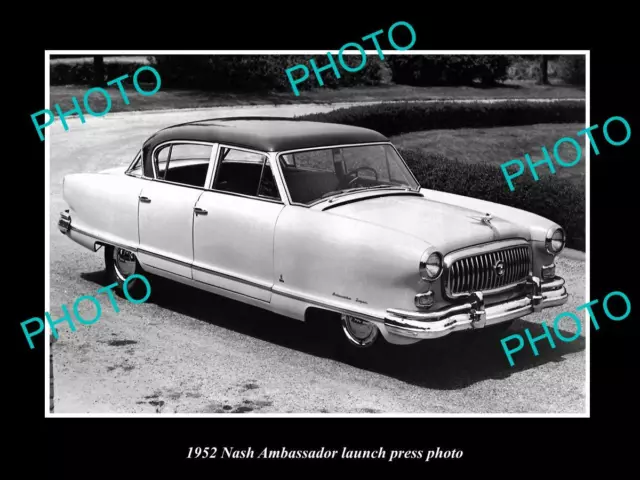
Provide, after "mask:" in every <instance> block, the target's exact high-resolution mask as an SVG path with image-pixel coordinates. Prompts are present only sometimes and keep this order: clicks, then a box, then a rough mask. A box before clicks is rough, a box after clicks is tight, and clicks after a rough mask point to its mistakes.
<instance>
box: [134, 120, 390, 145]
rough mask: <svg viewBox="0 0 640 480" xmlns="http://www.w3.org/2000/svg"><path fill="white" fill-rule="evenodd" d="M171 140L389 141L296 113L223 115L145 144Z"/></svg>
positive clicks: (253, 142) (183, 125)
mask: <svg viewBox="0 0 640 480" xmlns="http://www.w3.org/2000/svg"><path fill="white" fill-rule="evenodd" d="M170 140H191V141H204V142H219V143H226V144H231V145H236V146H239V147H244V148H248V149H253V150H260V151H265V152H281V151H285V150H297V149H303V148H314V147H322V146H331V145H347V144H359V143H373V142H388V141H389V139H388V138H387V137H385V136H384V135H382V134H381V133H379V132H376V131H374V130H370V129H368V128H362V127H355V126H351V125H343V124H338V123H326V122H312V121H306V120H296V119H295V118H293V117H223V118H211V119H205V120H196V121H193V122H188V123H181V124H179V125H173V126H171V127H168V128H165V129H162V130H160V131H158V132H156V133H155V134H154V135H152V136H151V137H149V138H148V139H147V141H146V142H145V146H146V147H151V148H153V147H155V146H156V145H158V144H160V143H163V142H167V141H170Z"/></svg>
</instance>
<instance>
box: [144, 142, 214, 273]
mask: <svg viewBox="0 0 640 480" xmlns="http://www.w3.org/2000/svg"><path fill="white" fill-rule="evenodd" d="M212 151H213V145H211V144H200V143H195V142H173V143H167V144H164V145H161V146H160V147H158V148H157V149H156V151H155V152H154V153H153V156H152V158H153V160H154V165H153V174H154V177H155V178H154V179H153V180H149V181H147V182H144V186H143V188H142V192H141V193H140V197H139V203H138V232H139V236H140V246H139V248H138V258H139V260H140V262H141V263H142V264H143V265H145V264H146V265H148V266H151V267H154V268H157V269H160V270H164V271H167V272H170V273H173V274H176V275H180V276H182V277H186V278H192V276H191V264H192V263H193V220H194V207H195V205H196V202H197V201H198V199H199V198H200V196H201V195H202V193H203V192H204V186H205V184H206V179H207V174H208V170H209V165H210V161H211V155H212Z"/></svg>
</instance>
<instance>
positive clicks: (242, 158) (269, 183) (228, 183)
mask: <svg viewBox="0 0 640 480" xmlns="http://www.w3.org/2000/svg"><path fill="white" fill-rule="evenodd" d="M213 189H214V190H219V191H222V192H230V193H238V194H240V195H248V196H251V197H258V198H269V199H275V200H280V194H279V193H278V186H277V185H276V182H275V179H274V178H273V174H272V172H271V167H270V166H269V161H268V158H267V156H266V155H263V154H260V153H255V152H247V151H244V150H237V149H234V148H229V147H222V148H220V158H219V164H218V172H217V174H216V177H215V181H214V184H213Z"/></svg>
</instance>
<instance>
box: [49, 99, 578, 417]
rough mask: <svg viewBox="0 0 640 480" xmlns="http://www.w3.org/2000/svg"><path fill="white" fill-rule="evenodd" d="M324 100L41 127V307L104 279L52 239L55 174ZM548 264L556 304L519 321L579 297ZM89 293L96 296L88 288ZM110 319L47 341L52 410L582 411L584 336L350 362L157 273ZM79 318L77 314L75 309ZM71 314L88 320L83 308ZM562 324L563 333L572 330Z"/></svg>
mask: <svg viewBox="0 0 640 480" xmlns="http://www.w3.org/2000/svg"><path fill="white" fill-rule="evenodd" d="M331 108H335V106H333V107H332V106H328V105H320V106H316V105H299V106H298V105H284V106H279V107H248V108H244V107H240V108H238V107H235V108H226V107H225V108H213V109H208V110H196V111H180V112H176V111H173V112H166V111H164V112H145V113H135V114H108V115H106V116H105V117H103V118H94V117H87V121H86V123H85V124H81V123H80V121H79V120H78V119H70V120H68V123H69V125H70V130H69V131H64V130H63V128H62V127H61V125H60V123H59V121H56V123H55V124H54V125H53V126H52V127H51V130H50V132H51V133H50V134H51V167H50V173H51V177H50V182H51V183H50V186H51V188H50V193H51V202H50V212H51V217H50V219H49V224H50V228H51V231H50V259H51V263H50V273H51V277H50V285H51V300H50V305H51V310H50V311H51V314H52V316H53V318H58V317H60V316H61V315H62V311H61V308H60V305H62V304H66V305H68V306H69V307H71V305H72V304H73V302H74V300H75V299H76V298H77V297H79V296H81V295H87V294H94V293H95V292H96V290H97V289H99V288H100V287H102V286H104V285H106V280H105V279H104V277H103V259H102V250H100V251H99V252H97V253H91V252H90V251H88V250H86V249H84V248H82V247H80V246H79V245H77V244H75V243H73V242H71V241H69V240H68V239H67V238H65V237H63V236H62V235H61V234H60V233H59V232H58V230H57V228H56V221H57V218H58V213H59V212H60V211H61V210H63V209H64V208H66V206H65V204H64V203H63V201H62V198H61V195H60V193H61V191H60V186H61V180H62V177H63V175H65V174H67V173H71V172H81V171H82V172H92V171H97V170H101V169H103V168H108V167H112V166H117V165H124V164H128V163H129V162H130V161H131V159H132V157H133V155H134V154H135V152H136V151H137V149H138V148H139V146H140V144H141V142H142V141H143V140H144V139H145V138H146V137H147V136H148V135H149V134H151V133H152V132H154V131H155V130H157V129H159V128H163V127H165V126H168V125H170V124H174V123H179V122H184V121H189V120H192V119H199V118H211V117H218V116H224V115H281V116H290V115H293V114H304V113H310V112H315V111H327V110H330V109H331ZM557 264H558V271H559V273H560V274H561V275H563V276H564V277H565V278H566V280H567V286H568V289H569V292H570V294H571V297H570V299H569V302H568V303H567V304H566V305H564V306H562V307H559V308H555V309H552V310H547V311H545V313H544V315H540V314H536V315H530V316H528V317H525V318H524V319H521V320H519V321H518V322H517V323H516V324H515V325H514V326H513V327H512V331H513V332H514V333H515V332H518V331H522V330H523V329H524V328H529V329H530V330H531V332H532V334H533V335H534V336H536V335H540V334H541V333H542V328H541V327H540V323H541V322H542V321H544V320H549V321H550V320H552V319H553V318H554V317H555V316H556V315H557V314H558V313H560V312H562V311H569V310H573V309H574V308H575V307H576V306H577V305H580V304H582V303H584V302H585V296H584V294H585V264H584V262H583V261H581V260H572V259H569V258H561V259H559V261H558V262H557ZM101 297H103V296H102V295H101ZM118 305H119V308H120V312H119V313H115V312H114V311H113V310H111V308H110V307H108V306H107V301H106V299H105V301H104V303H103V306H104V308H103V315H102V317H101V319H100V320H99V321H98V322H97V323H96V324H94V325H92V326H83V325H79V326H78V330H77V331H76V332H71V331H69V330H68V329H67V327H66V326H65V327H61V330H60V339H59V340H58V341H57V342H55V343H54V344H53V365H54V383H55V385H54V394H55V398H54V401H55V412H56V413H147V412H150V413H153V412H157V413H458V414H464V413H582V412H584V410H585V388H586V387H585V362H586V358H585V348H586V343H585V337H584V331H585V328H584V325H583V328H582V332H583V333H582V335H581V336H580V337H579V338H578V339H577V340H575V341H573V342H571V343H562V342H559V341H556V345H557V346H556V348H555V349H552V348H551V347H550V346H549V345H548V344H543V342H539V343H538V346H539V349H540V355H539V356H534V355H533V352H532V351H531V350H530V349H528V348H527V349H525V350H522V351H521V352H519V353H517V354H516V355H515V357H514V359H515V362H516V364H515V366H514V367H510V366H509V364H508V362H507V359H506V357H505V355H504V353H503V351H502V348H501V346H500V343H499V340H498V339H497V337H496V339H495V340H492V341H471V340H469V342H467V341H464V340H463V339H462V338H461V337H458V339H457V340H455V339H450V340H442V341H438V342H437V343H436V342H434V341H431V342H422V343H420V344H418V345H417V346H415V347H405V348H389V349H387V351H385V352H383V355H381V356H380V357H379V358H378V359H377V360H373V361H371V362H368V363H366V364H357V365H352V364H350V363H348V362H347V361H345V360H344V359H341V358H340V357H339V356H337V355H336V354H334V353H333V350H332V349H331V348H330V347H329V344H328V343H325V342H320V341H318V338H317V337H314V336H313V334H311V333H310V331H309V329H308V328H306V326H305V325H304V324H302V323H301V322H296V321H294V320H289V319H287V318H284V317H280V316H276V315H273V314H271V313H267V312H262V311H261V310H258V309H256V308H253V307H249V306H246V305H243V304H241V303H238V302H234V301H231V300H228V299H224V298H221V297H218V296H216V295H213V294H209V293H206V292H202V291H199V290H196V289H192V288H189V287H185V286H182V285H179V284H175V283H172V282H169V281H162V280H161V279H159V280H157V281H156V282H155V283H154V284H153V293H152V296H151V298H150V299H149V301H148V302H146V303H144V304H140V305H135V304H132V303H130V302H128V301H126V300H125V299H123V298H119V299H118ZM85 312H86V313H85ZM81 313H85V316H86V317H88V318H90V317H92V315H91V313H93V310H91V307H87V308H86V310H85V309H82V308H81ZM565 322H566V321H563V322H562V328H563V329H564V331H565V332H564V335H565V336H567V337H568V336H571V334H572V333H575V331H576V327H575V325H571V324H570V323H568V322H567V323H566V324H565Z"/></svg>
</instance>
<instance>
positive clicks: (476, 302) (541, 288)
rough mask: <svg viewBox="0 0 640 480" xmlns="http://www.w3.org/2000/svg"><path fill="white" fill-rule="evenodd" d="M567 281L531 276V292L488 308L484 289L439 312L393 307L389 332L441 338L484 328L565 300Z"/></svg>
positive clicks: (388, 315)
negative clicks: (458, 332)
mask: <svg viewBox="0 0 640 480" xmlns="http://www.w3.org/2000/svg"><path fill="white" fill-rule="evenodd" d="M564 283H565V282H564V279H563V278H561V277H555V278H553V280H550V281H548V282H544V283H542V282H541V280H540V278H538V277H533V276H530V277H529V278H527V282H526V288H527V289H528V293H527V294H526V295H525V296H524V297H521V298H517V299H515V300H508V301H506V302H503V303H498V304H495V305H491V306H490V307H486V308H485V304H484V297H483V294H482V292H473V293H472V294H470V295H469V296H468V297H465V300H466V301H465V303H463V304H461V305H456V306H453V307H450V308H446V309H444V310H439V311H436V312H418V311H411V310H397V309H393V308H390V309H388V310H387V315H386V316H385V320H384V324H385V327H386V328H387V331H388V332H389V333H392V334H396V335H401V336H403V337H409V338H418V339H428V338H438V337H443V336H445V335H449V334H450V333H452V332H457V331H460V330H468V329H479V328H484V327H485V326H489V325H495V324H497V323H502V322H507V321H509V320H513V319H515V318H519V317H523V316H525V315H528V314H530V313H533V312H539V311H541V310H542V309H544V308H549V307H554V306H557V305H562V304H564V303H566V301H567V299H568V297H569V294H568V293H567V289H566V288H565V286H564Z"/></svg>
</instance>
